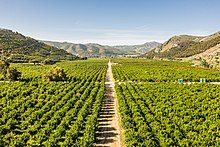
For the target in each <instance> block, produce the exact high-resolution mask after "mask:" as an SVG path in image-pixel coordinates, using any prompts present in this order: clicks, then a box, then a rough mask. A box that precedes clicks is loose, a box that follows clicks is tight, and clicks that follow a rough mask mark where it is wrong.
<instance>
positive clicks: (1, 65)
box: [0, 61, 21, 81]
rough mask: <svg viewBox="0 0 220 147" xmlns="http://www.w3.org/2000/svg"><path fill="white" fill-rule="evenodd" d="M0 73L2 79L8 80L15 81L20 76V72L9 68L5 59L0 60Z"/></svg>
mask: <svg viewBox="0 0 220 147" xmlns="http://www.w3.org/2000/svg"><path fill="white" fill-rule="evenodd" d="M0 74H2V75H3V77H4V80H9V81H16V80H18V79H19V78H20V77H21V72H19V71H17V69H15V68H11V67H10V64H9V63H7V62H5V61H0Z"/></svg>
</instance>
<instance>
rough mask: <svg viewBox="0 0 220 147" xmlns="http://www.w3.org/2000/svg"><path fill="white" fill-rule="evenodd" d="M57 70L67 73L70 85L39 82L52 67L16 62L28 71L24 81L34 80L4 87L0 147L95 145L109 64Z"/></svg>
mask: <svg viewBox="0 0 220 147" xmlns="http://www.w3.org/2000/svg"><path fill="white" fill-rule="evenodd" d="M59 66H60V67H62V68H63V69H65V71H67V72H66V74H67V77H69V80H68V83H67V82H43V81H42V80H40V78H41V77H40V75H41V74H42V72H44V71H47V70H48V69H50V68H51V66H34V65H26V64H25V65H23V64H13V67H17V68H19V70H22V71H26V73H25V74H24V75H22V76H23V77H22V78H23V79H25V78H30V77H31V76H34V77H35V78H34V79H32V80H30V81H28V82H12V83H11V82H9V83H5V82H3V83H0V87H1V88H0V116H1V117H0V146H4V147H9V146H10V147H11V146H92V145H93V144H94V142H95V132H96V131H97V126H98V116H99V113H100V110H101V107H102V101H103V98H104V96H105V84H104V82H105V74H106V70H107V60H101V61H95V60H90V61H77V62H60V63H59ZM52 69H53V68H52ZM56 70H57V69H56ZM77 72H80V73H79V74H77ZM84 74H86V75H84ZM35 79H38V80H35ZM78 93H80V95H77V94H78Z"/></svg>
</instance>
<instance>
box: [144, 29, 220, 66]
mask: <svg viewBox="0 0 220 147" xmlns="http://www.w3.org/2000/svg"><path fill="white" fill-rule="evenodd" d="M144 57H147V58H151V59H152V58H166V59H184V60H190V61H193V62H194V63H195V64H197V65H199V64H203V63H204V62H206V63H208V65H209V67H215V68H220V66H219V63H220V32H217V33H214V34H212V35H209V36H189V35H180V36H174V37H172V38H170V39H169V40H168V41H166V42H164V43H163V44H162V45H161V46H159V47H157V48H155V49H153V50H150V51H149V52H147V53H146V54H145V55H144Z"/></svg>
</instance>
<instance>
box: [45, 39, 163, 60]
mask: <svg viewBox="0 0 220 147" xmlns="http://www.w3.org/2000/svg"><path fill="white" fill-rule="evenodd" d="M42 42H44V43H46V44H48V45H51V46H55V47H58V48H61V49H64V50H66V51H68V52H69V53H72V54H74V55H78V56H87V57H114V56H118V55H131V54H141V53H142V54H143V53H146V51H148V50H150V49H152V48H155V47H157V46H158V45H160V43H157V42H149V43H145V44H143V45H121V46H104V45H100V44H95V43H88V44H75V43H69V42H53V41H42Z"/></svg>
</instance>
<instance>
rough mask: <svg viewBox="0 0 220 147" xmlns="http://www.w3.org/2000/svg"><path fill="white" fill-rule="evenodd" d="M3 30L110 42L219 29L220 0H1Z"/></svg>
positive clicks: (161, 39)
mask: <svg viewBox="0 0 220 147" xmlns="http://www.w3.org/2000/svg"><path fill="white" fill-rule="evenodd" d="M0 7H1V8H0V28H7V29H12V30H14V31H18V32H20V33H22V34H25V35H28V36H30V37H33V38H36V39H42V40H53V41H68V42H74V43H89V42H92V43H100V44H106V45H119V44H121V45H123V44H141V43H145V42H148V41H159V42H164V41H166V40H167V39H169V38H170V37H172V36H173V35H181V34H189V35H209V34H212V33H215V32H217V31H220V15H219V14H220V1H219V0H0Z"/></svg>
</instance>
